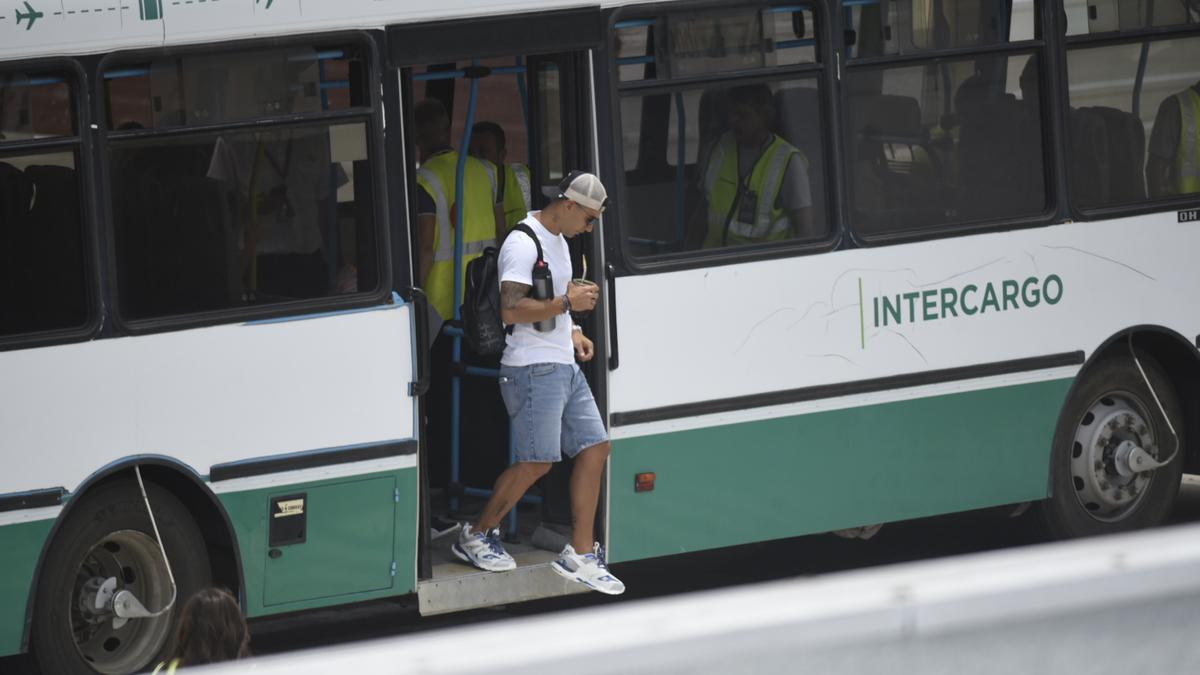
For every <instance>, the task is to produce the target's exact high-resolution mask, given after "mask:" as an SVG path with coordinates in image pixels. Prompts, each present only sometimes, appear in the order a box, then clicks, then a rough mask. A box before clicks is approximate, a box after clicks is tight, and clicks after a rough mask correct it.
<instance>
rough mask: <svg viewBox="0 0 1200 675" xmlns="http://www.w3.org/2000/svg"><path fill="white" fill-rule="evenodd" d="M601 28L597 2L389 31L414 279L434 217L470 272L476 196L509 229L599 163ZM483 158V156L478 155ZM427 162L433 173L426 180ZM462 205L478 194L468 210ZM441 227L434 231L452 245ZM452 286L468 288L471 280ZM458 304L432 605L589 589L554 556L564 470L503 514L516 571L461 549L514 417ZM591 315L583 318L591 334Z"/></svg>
mask: <svg viewBox="0 0 1200 675" xmlns="http://www.w3.org/2000/svg"><path fill="white" fill-rule="evenodd" d="M600 36H601V25H600V12H599V11H598V10H597V9H594V8H593V9H586V10H569V11H562V12H543V13H538V14H531V15H520V16H507V17H489V18H482V19H469V20H462V21H447V22H437V23H433V24H423V25H415V26H397V27H393V28H391V29H389V33H388V41H389V51H390V56H391V59H392V62H393V63H394V64H395V65H396V66H397V68H398V78H397V81H398V82H399V85H400V86H399V89H400V91H399V98H400V100H401V101H402V109H403V112H402V113H401V117H402V119H403V120H404V125H405V126H404V129H405V131H404V137H405V138H404V141H405V142H404V154H405V156H406V157H407V158H408V159H407V162H406V166H405V167H404V171H405V172H406V173H407V175H408V194H409V195H412V197H411V198H410V199H409V200H408V201H409V209H408V213H407V217H408V221H409V222H410V223H412V224H413V225H412V227H411V228H410V236H411V237H412V245H413V250H414V251H415V252H417V253H415V254H414V256H413V259H414V271H413V279H414V285H417V286H421V285H425V284H426V282H427V281H428V279H421V278H420V277H421V276H422V273H421V271H420V269H419V267H420V266H419V265H418V264H417V259H418V257H419V252H420V251H421V250H422V245H423V244H424V245H425V246H426V247H427V248H432V244H431V243H430V242H428V241H424V242H423V241H422V236H421V224H422V223H425V224H426V226H427V230H426V232H428V227H429V225H430V223H431V222H432V224H433V226H434V227H436V228H438V231H439V232H443V231H445V232H449V233H451V236H455V235H457V236H458V237H459V238H460V241H462V245H461V246H460V251H462V252H463V253H461V254H460V256H461V257H459V258H458V259H457V260H456V261H455V263H456V265H457V267H456V271H455V274H458V273H459V272H458V271H457V270H461V269H462V267H464V266H465V262H466V261H469V260H470V258H471V257H473V255H472V254H473V253H477V252H478V250H480V249H481V247H482V244H480V243H478V242H474V243H473V242H470V241H466V237H468V236H470V237H471V238H472V239H476V238H477V235H476V234H470V233H472V232H476V233H478V232H480V231H481V228H484V227H486V224H485V223H483V222H482V221H481V220H478V219H479V218H480V217H481V216H480V215H479V213H478V211H479V210H480V209H479V208H478V206H476V207H475V208H476V212H475V215H474V216H473V217H474V218H475V219H476V220H474V221H472V222H474V225H472V224H470V223H468V222H467V221H466V219H467V218H469V217H472V216H471V215H470V214H471V211H470V208H471V207H470V205H471V204H472V203H476V204H478V201H479V198H478V196H473V192H477V191H479V190H485V191H486V190H487V189H489V188H491V189H494V190H495V193H494V194H496V196H497V198H498V199H499V203H500V206H501V209H500V210H501V211H502V212H503V216H504V218H503V219H504V221H505V222H504V229H505V230H507V229H509V228H511V227H512V225H513V224H515V222H517V221H518V220H520V219H521V218H523V217H524V215H525V213H524V212H525V211H526V210H536V209H539V208H541V207H542V206H543V205H544V204H545V203H546V201H547V200H546V198H545V197H544V196H543V188H544V187H549V186H554V185H556V184H557V183H558V182H559V181H560V180H561V179H562V177H563V176H565V175H566V174H567V173H568V172H569V171H570V170H572V169H575V168H584V169H587V170H590V171H597V167H596V166H594V159H593V158H594V156H595V155H594V150H593V148H592V139H593V138H594V134H593V127H592V125H591V119H592V118H591V114H590V111H591V109H592V107H591V106H592V103H591V89H590V82H591V79H590V71H589V70H588V68H589V65H590V63H591V59H590V52H589V50H591V49H594V48H595V47H596V46H597V45H598V44H599V42H600ZM434 118H440V119H448V121H449V134H448V138H447V137H444V126H443V123H441V122H439V123H434V124H433V125H432V126H433V127H434V129H435V131H431V130H430V123H429V121H430V119H434ZM437 130H441V131H437ZM431 134H432V136H431ZM497 146H499V147H497ZM463 150H468V151H469V152H468V153H466V154H469V155H470V156H471V158H470V159H461V151H463ZM446 153H454V154H446ZM438 156H441V157H442V159H441V160H440V161H439V160H438V159H437V157H438ZM480 159H483V160H486V162H485V163H484V164H480V163H479V162H478V160H480ZM422 166H423V167H424V168H425V169H426V170H425V171H424V172H423V173H422V174H421V175H420V178H419V180H418V170H419V167H422ZM481 170H486V171H487V172H488V173H490V175H491V178H490V180H491V182H492V184H491V186H488V185H486V184H484V183H482V181H479V180H478V179H479V177H480V176H481V175H483V174H481V173H480V171H481ZM459 172H461V173H462V178H461V184H462V185H463V188H462V198H461V199H456V200H455V203H454V207H453V208H448V209H447V210H448V211H449V213H448V214H446V218H448V219H449V222H448V223H447V224H448V225H449V227H448V228H445V229H443V223H441V221H440V220H439V218H441V217H443V216H442V214H440V213H439V212H438V208H439V207H438V203H439V202H441V203H448V202H449V201H450V200H449V199H447V198H446V197H447V195H449V196H450V197H453V196H454V195H456V194H457V190H458V188H457V185H458V184H459V183H460V181H459ZM472 172H474V173H473V175H474V176H475V177H476V182H474V183H472V182H471V179H470V178H469V176H471V175H472ZM433 184H436V185H441V186H443V187H442V189H443V190H444V192H443V193H442V194H440V195H439V194H434V192H436V191H437V190H438V187H436V186H433V187H431V185H433ZM460 204H463V205H466V208H465V209H464V210H463V213H459V209H458V207H459V205H460ZM430 214H433V215H434V216H435V217H434V218H432V219H431V218H430ZM441 237H442V235H441V234H438V235H437V240H438V241H439V242H440V241H441ZM430 238H432V237H430ZM489 242H490V238H489ZM591 246H592V241H591V238H590V237H587V238H586V239H581V240H580V241H575V242H572V244H571V247H572V248H571V250H572V257H573V259H574V264H575V274H576V275H582V274H584V267H585V266H586V268H587V274H588V275H589V276H591V277H592V278H593V279H595V280H597V281H599V277H598V276H597V274H598V272H599V263H598V262H597V261H599V259H600V257H599V254H598V252H593V251H592V250H591ZM438 248H441V244H440V243H439V244H438ZM454 293H455V294H457V297H458V298H461V290H460V289H455V291H454ZM438 304H441V306H442V307H441V309H440V310H439V309H438V307H437V305H438ZM457 305H458V302H454V303H448V302H446V301H445V299H442V300H441V302H440V303H439V301H438V299H436V298H434V299H432V300H431V309H432V311H431V315H433V316H434V322H433V323H434V324H435V326H434V328H433V329H432V330H431V332H430V339H431V349H430V352H429V355H430V373H431V378H430V390H429V393H428V394H426V395H425V396H424V397H423V400H422V409H423V411H424V415H423V419H424V423H425V427H424V428H423V430H422V433H423V443H422V449H421V452H422V455H421V464H422V467H423V475H424V478H423V491H422V500H421V518H422V521H421V548H420V554H419V560H420V566H419V571H420V575H419V576H420V582H419V585H418V588H419V591H418V594H419V600H420V607H421V611H422V613H425V614H435V613H441V612H448V611H454V610H459V609H468V608H471V607H481V606H485V605H494V604H503V603H507V602H515V601H519V600H526V599H533V598H537V597H547V596H553V595H561V594H564V593H569V592H574V591H576V590H577V589H575V588H572V586H578V585H577V584H573V585H567V584H564V583H563V582H562V580H561V579H560V578H559V577H557V575H555V574H554V573H553V572H552V571H551V570H550V569H549V568H548V566H547V565H548V563H549V562H550V561H552V560H553V559H554V557H555V556H556V555H557V553H558V552H559V551H561V549H562V546H563V544H564V543H565V542H566V540H567V538H568V537H569V531H570V530H569V523H570V507H569V497H568V490H567V482H568V477H569V471H567V470H565V467H559V468H558V469H557V470H556V471H553V472H552V473H551V475H549V476H547V478H546V479H544V480H543V481H542V482H541V484H540V485H539V486H538V487H536V488H535V489H534V490H532V491H531V494H530V495H529V496H528V497H527V498H526V500H524V501H523V503H522V504H521V505H520V506H519V507H518V508H515V509H513V511H512V513H511V514H510V516H509V518H508V519H507V521H506V522H505V523H504V524H503V525H502V530H503V534H504V537H505V540H506V548H507V549H508V551H509V552H510V553H511V554H512V555H513V556H514V557H515V558H516V559H517V562H518V567H517V569H516V570H514V571H512V572H506V573H498V574H487V575H479V574H476V572H477V570H475V569H474V568H471V567H468V566H465V565H463V564H460V563H459V561H458V560H457V559H456V558H455V557H454V556H453V554H452V553H451V551H450V545H451V544H452V543H453V542H454V540H455V534H453V532H452V530H453V527H454V524H455V523H456V522H470V521H471V520H473V519H474V518H475V517H476V516H477V515H478V512H479V510H480V509H481V508H482V507H483V505H484V503H485V502H486V500H487V498H488V496H490V488H491V486H492V484H493V482H494V481H495V479H496V477H497V476H498V475H499V474H500V472H502V471H503V470H504V469H505V468H506V467H507V466H508V464H509V462H510V448H509V429H508V416H507V412H506V411H505V409H504V405H503V401H502V400H501V398H500V395H499V388H498V386H497V382H496V378H497V377H498V368H499V356H498V355H497V356H493V357H490V358H488V357H481V356H479V355H475V354H473V353H471V351H470V349H469V347H468V346H467V345H466V343H465V341H463V340H462V338H461V329H460V328H459V324H458V321H457V320H458V318H459V310H458V307H457ZM442 314H445V316H441V315H442ZM439 319H441V321H439ZM583 321H585V323H584V324H583V325H584V327H585V330H592V328H591V324H590V323H586V321H587V320H586V319H585V320H583ZM439 323H440V324H441V325H440V327H437V326H436V324H439ZM594 339H595V340H596V342H597V344H599V343H600V342H601V340H599V339H596V338H595V337H594ZM597 360H599V359H597ZM597 398H598V399H599V398H600V397H599V396H597ZM442 535H444V536H442ZM579 588H580V589H582V588H583V587H582V586H580V587H579Z"/></svg>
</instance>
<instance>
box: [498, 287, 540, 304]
mask: <svg viewBox="0 0 1200 675" xmlns="http://www.w3.org/2000/svg"><path fill="white" fill-rule="evenodd" d="M531 290H533V287H532V286H530V285H529V284H519V283H517V282H515V281H502V282H500V306H501V307H503V308H504V309H516V307H517V303H518V302H520V301H521V298H527V297H529V291H531Z"/></svg>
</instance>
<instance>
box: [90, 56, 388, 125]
mask: <svg viewBox="0 0 1200 675" xmlns="http://www.w3.org/2000/svg"><path fill="white" fill-rule="evenodd" d="M104 85H105V86H104V93H105V97H106V103H107V105H108V125H109V128H110V129H121V130H124V129H158V128H164V127H177V126H184V125H194V124H213V123H219V122H232V121H237V120H245V119H252V118H256V117H270V116H275V115H291V114H296V113H307V112H321V111H327V110H343V109H346V108H349V107H355V106H363V105H367V104H368V99H367V94H366V87H365V84H364V79H363V61H362V58H361V56H360V55H359V54H358V53H357V52H356V51H355V50H354V49H351V48H340V47H339V48H319V47H289V48H278V49H263V50H256V51H238V52H236V53H228V54H200V55H195V56H183V57H178V58H163V59H156V60H154V61H150V62H142V63H133V64H123V65H120V66H114V67H112V68H109V69H108V70H106V71H105V73H104Z"/></svg>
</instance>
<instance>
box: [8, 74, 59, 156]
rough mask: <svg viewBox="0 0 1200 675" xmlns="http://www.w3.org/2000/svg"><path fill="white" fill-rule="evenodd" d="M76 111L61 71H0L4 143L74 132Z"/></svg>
mask: <svg viewBox="0 0 1200 675" xmlns="http://www.w3.org/2000/svg"><path fill="white" fill-rule="evenodd" d="M73 111H74V102H73V100H72V95H71V87H70V85H69V84H67V80H66V79H65V78H64V77H62V76H61V75H57V74H37V73H0V143H3V142H6V141H7V142H11V141H27V140H34V139H43V138H53V137H61V136H74V135H75V116H74V115H73V114H72V112H73Z"/></svg>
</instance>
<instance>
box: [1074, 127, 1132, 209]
mask: <svg viewBox="0 0 1200 675" xmlns="http://www.w3.org/2000/svg"><path fill="white" fill-rule="evenodd" d="M1071 122H1072V134H1071V154H1072V160H1073V163H1072V166H1073V168H1077V169H1078V173H1079V174H1080V181H1082V180H1087V179H1090V180H1097V181H1098V183H1099V184H1100V185H1101V186H1103V188H1104V189H1103V191H1102V192H1101V193H1100V194H1096V195H1093V194H1089V193H1088V192H1087V190H1086V187H1085V186H1083V185H1082V184H1079V185H1077V181H1076V180H1075V179H1072V181H1071V182H1072V187H1073V188H1074V187H1079V188H1081V189H1083V190H1084V192H1083V193H1081V196H1080V203H1082V204H1086V205H1093V204H1095V205H1098V204H1120V203H1125V202H1134V201H1139V200H1144V199H1145V198H1146V174H1145V169H1144V167H1143V165H1144V163H1145V160H1146V130H1145V128H1144V127H1143V126H1142V123H1141V121H1140V120H1139V119H1138V118H1137V117H1136V116H1134V115H1133V114H1132V113H1127V112H1125V111H1123V110H1118V109H1116V108H1108V107H1101V106H1095V107H1086V108H1079V109H1078V110H1075V111H1074V112H1073V113H1072V117H1071ZM1075 126H1078V127H1079V128H1080V134H1079V136H1078V137H1077V136H1076V134H1075V133H1074V127H1075ZM1098 136H1102V137H1103V138H1104V140H1103V142H1099V143H1097V142H1096V137H1098ZM1088 143H1091V144H1092V145H1088ZM1083 195H1087V197H1086V198H1085V197H1083Z"/></svg>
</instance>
